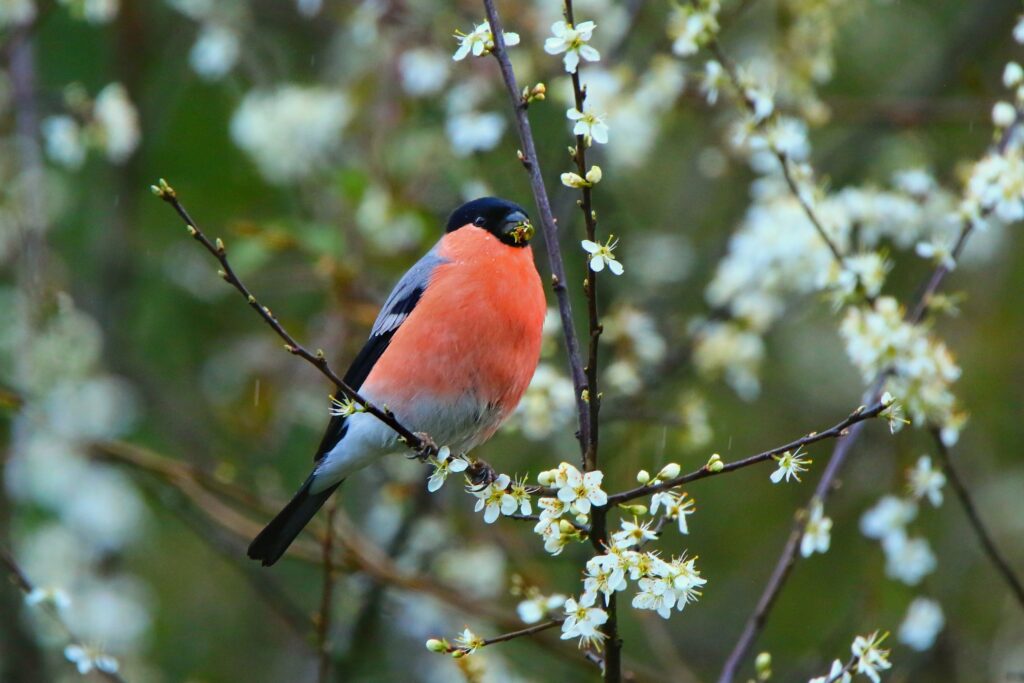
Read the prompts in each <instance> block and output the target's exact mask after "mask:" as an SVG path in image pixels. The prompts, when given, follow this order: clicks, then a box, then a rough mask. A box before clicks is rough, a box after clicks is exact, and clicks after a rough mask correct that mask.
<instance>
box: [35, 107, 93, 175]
mask: <svg viewBox="0 0 1024 683" xmlns="http://www.w3.org/2000/svg"><path fill="white" fill-rule="evenodd" d="M42 129H43V140H44V141H45V143H46V155H47V156H48V157H50V159H52V160H53V161H54V162H55V163H58V164H60V165H61V166H64V167H66V168H69V169H72V170H73V169H77V168H80V167H81V166H82V164H83V163H84V162H85V144H84V141H83V140H82V129H81V127H80V126H79V125H78V122H77V121H75V119H73V118H72V117H70V116H50V117H47V118H45V119H43V123H42Z"/></svg>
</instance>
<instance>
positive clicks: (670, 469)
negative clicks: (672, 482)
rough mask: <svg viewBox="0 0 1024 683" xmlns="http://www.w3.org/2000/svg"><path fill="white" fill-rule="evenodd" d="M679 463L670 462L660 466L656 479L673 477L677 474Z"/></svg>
mask: <svg viewBox="0 0 1024 683" xmlns="http://www.w3.org/2000/svg"><path fill="white" fill-rule="evenodd" d="M679 470H680V467H679V463H676V462H670V463H669V464H667V465H665V466H664V467H662V468H661V472H658V479H675V478H676V477H678V476H679Z"/></svg>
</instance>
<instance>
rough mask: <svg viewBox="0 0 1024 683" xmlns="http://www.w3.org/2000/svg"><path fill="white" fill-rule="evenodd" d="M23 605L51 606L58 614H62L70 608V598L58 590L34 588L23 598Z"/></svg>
mask: <svg viewBox="0 0 1024 683" xmlns="http://www.w3.org/2000/svg"><path fill="white" fill-rule="evenodd" d="M25 604H26V605H29V606H30V607H36V606H39V605H44V606H52V607H53V608H54V609H55V610H57V611H58V612H64V611H65V610H67V608H68V607H70V606H71V598H69V597H68V594H67V593H66V592H64V591H63V590H61V589H60V588H41V587H39V586H36V587H35V588H33V589H32V590H31V591H29V592H28V594H27V595H26V596H25Z"/></svg>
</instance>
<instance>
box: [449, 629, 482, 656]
mask: <svg viewBox="0 0 1024 683" xmlns="http://www.w3.org/2000/svg"><path fill="white" fill-rule="evenodd" d="M483 646H484V639H483V638H481V637H480V636H478V635H477V634H475V633H473V632H472V631H470V630H469V629H468V628H467V629H464V630H463V631H462V633H460V634H459V635H458V636H456V637H455V647H457V648H458V649H460V650H462V651H463V652H465V653H466V654H467V655H471V654H473V653H474V652H476V651H477V650H478V649H480V648H482V647H483Z"/></svg>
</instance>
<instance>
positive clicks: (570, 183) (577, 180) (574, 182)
mask: <svg viewBox="0 0 1024 683" xmlns="http://www.w3.org/2000/svg"><path fill="white" fill-rule="evenodd" d="M562 184H563V185H565V186H566V187H571V188H573V189H577V190H578V189H579V188H581V187H588V186H589V183H588V182H587V181H586V180H584V179H583V178H581V177H580V175H579V174H578V173H563V174H562Z"/></svg>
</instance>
